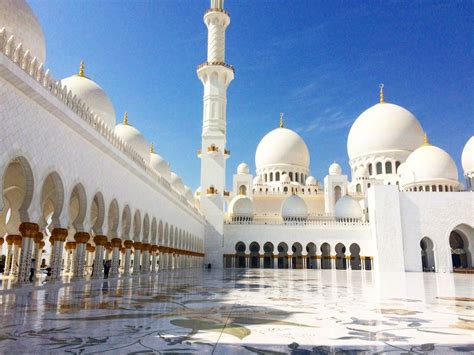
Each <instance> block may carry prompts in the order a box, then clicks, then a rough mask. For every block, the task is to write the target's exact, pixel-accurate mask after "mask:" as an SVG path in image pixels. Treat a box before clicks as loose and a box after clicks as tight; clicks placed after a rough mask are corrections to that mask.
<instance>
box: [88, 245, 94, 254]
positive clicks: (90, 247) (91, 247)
mask: <svg viewBox="0 0 474 355" xmlns="http://www.w3.org/2000/svg"><path fill="white" fill-rule="evenodd" d="M86 250H87V251H88V252H89V253H93V252H95V246H93V245H92V244H89V243H87V246H86Z"/></svg>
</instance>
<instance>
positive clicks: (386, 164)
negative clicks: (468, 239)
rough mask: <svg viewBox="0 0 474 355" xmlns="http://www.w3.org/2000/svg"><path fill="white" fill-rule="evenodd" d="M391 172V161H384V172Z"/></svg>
mask: <svg viewBox="0 0 474 355" xmlns="http://www.w3.org/2000/svg"><path fill="white" fill-rule="evenodd" d="M391 173H392V162H391V161H386V162H385V174H391Z"/></svg>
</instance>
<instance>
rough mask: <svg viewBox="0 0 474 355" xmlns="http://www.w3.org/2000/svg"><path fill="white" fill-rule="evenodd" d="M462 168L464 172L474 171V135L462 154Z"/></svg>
mask: <svg viewBox="0 0 474 355" xmlns="http://www.w3.org/2000/svg"><path fill="white" fill-rule="evenodd" d="M461 162H462V169H463V170H464V174H466V175H467V174H473V173H474V136H471V138H469V140H468V141H467V143H466V145H465V146H464V149H463V150H462V155H461Z"/></svg>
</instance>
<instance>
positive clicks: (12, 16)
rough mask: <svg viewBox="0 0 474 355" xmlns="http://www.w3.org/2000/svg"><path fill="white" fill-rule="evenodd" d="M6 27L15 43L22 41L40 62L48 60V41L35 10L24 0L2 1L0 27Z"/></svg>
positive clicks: (25, 48)
mask: <svg viewBox="0 0 474 355" xmlns="http://www.w3.org/2000/svg"><path fill="white" fill-rule="evenodd" d="M3 27H5V30H6V31H7V34H8V36H10V35H13V36H14V37H15V44H16V45H18V44H20V43H22V46H23V49H24V50H25V51H26V50H29V51H30V54H31V56H32V57H37V58H38V61H39V62H40V63H44V62H45V60H46V42H45V40H44V34H43V30H42V29H41V25H40V23H39V21H38V19H37V18H36V16H35V14H34V13H33V10H32V9H31V8H30V6H29V5H28V4H27V3H26V1H24V0H1V1H0V29H2V28H3Z"/></svg>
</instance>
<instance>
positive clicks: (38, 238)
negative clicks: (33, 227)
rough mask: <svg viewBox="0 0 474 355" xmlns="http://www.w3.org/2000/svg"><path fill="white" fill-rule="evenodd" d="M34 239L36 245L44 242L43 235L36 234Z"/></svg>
mask: <svg viewBox="0 0 474 355" xmlns="http://www.w3.org/2000/svg"><path fill="white" fill-rule="evenodd" d="M34 239H35V243H40V242H42V241H43V233H41V232H36V234H35V237H34Z"/></svg>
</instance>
